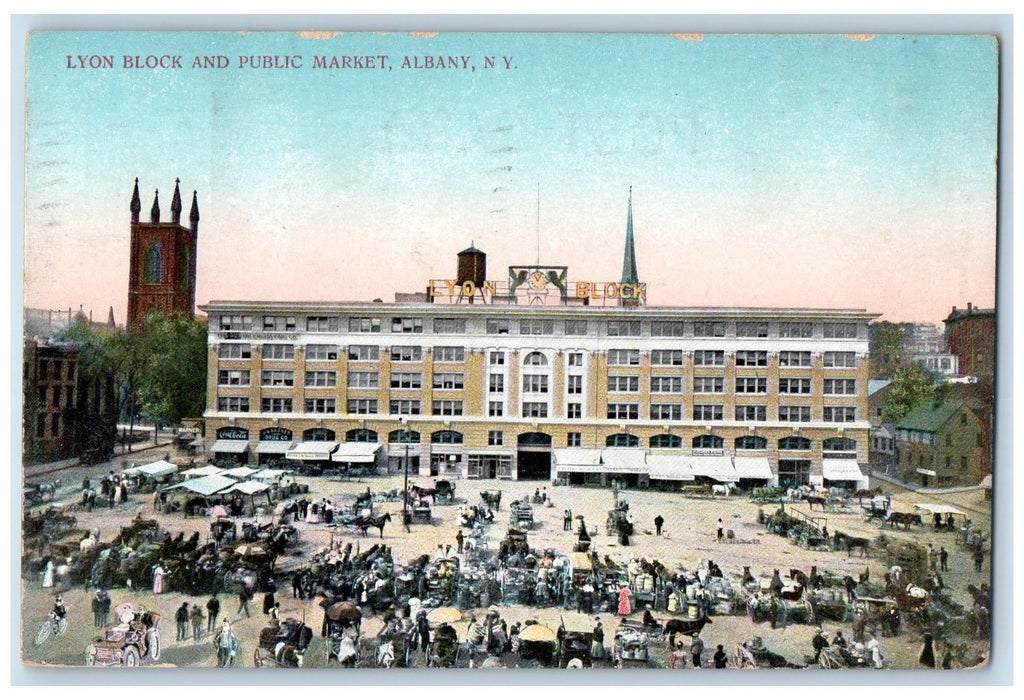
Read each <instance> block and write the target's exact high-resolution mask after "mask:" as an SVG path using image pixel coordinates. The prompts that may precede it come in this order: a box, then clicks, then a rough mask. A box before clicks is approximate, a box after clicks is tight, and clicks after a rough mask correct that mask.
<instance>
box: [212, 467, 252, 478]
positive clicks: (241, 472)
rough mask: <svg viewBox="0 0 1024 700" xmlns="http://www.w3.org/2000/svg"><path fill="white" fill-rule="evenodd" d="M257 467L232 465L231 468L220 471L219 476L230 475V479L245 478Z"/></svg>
mask: <svg viewBox="0 0 1024 700" xmlns="http://www.w3.org/2000/svg"><path fill="white" fill-rule="evenodd" d="M257 471H259V470H258V469H253V468H252V467H234V468H232V469H225V470H224V471H222V472H221V476H230V477H231V478H232V479H245V478H247V477H250V476H252V475H253V474H255V473H256V472H257Z"/></svg>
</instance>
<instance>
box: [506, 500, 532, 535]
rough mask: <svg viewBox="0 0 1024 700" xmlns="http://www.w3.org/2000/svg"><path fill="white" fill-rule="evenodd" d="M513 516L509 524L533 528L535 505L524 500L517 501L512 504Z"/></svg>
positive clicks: (527, 528)
mask: <svg viewBox="0 0 1024 700" xmlns="http://www.w3.org/2000/svg"><path fill="white" fill-rule="evenodd" d="M510 507H511V508H512V516H511V518H510V519H509V525H510V526H511V527H513V528H517V529H526V530H530V529H532V528H533V506H531V505H530V504H528V503H524V502H522V501H515V502H513V503H512V504H511V506H510Z"/></svg>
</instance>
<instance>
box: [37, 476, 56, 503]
mask: <svg viewBox="0 0 1024 700" xmlns="http://www.w3.org/2000/svg"><path fill="white" fill-rule="evenodd" d="M60 484H61V481H60V479H54V480H53V481H44V482H43V483H41V484H39V495H44V494H49V496H47V500H49V501H52V500H53V499H54V497H55V496H56V495H57V489H59V488H60Z"/></svg>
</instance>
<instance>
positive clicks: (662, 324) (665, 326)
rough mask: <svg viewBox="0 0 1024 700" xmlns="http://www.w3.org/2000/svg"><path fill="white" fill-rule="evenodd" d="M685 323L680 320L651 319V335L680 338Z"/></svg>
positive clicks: (684, 330) (684, 329)
mask: <svg viewBox="0 0 1024 700" xmlns="http://www.w3.org/2000/svg"><path fill="white" fill-rule="evenodd" d="M685 332H686V324H685V323H683V322H682V321H651V335H652V336H654V337H655V338H682V337H683V335H684V334H685Z"/></svg>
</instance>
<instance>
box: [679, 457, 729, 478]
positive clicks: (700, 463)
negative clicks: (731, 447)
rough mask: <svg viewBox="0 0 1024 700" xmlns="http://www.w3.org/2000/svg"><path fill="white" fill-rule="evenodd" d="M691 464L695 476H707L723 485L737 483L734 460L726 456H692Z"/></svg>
mask: <svg viewBox="0 0 1024 700" xmlns="http://www.w3.org/2000/svg"><path fill="white" fill-rule="evenodd" d="M690 464H691V465H692V468H693V475H694V476H706V477H708V478H710V479H714V480H715V481H720V482H722V483H723V484H732V483H735V482H736V478H737V477H736V470H735V469H734V468H733V466H732V460H731V459H730V458H728V457H726V456H724V455H720V456H715V457H712V456H704V455H699V456H692V457H690Z"/></svg>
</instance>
